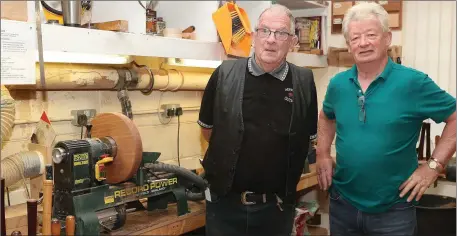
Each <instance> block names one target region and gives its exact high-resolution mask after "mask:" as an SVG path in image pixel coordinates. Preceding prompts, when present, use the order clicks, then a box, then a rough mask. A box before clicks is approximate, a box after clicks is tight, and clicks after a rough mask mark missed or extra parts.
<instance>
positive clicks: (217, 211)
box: [205, 193, 295, 236]
mask: <svg viewBox="0 0 457 236" xmlns="http://www.w3.org/2000/svg"><path fill="white" fill-rule="evenodd" d="M290 202H291V203H288V202H284V203H282V204H281V208H282V209H283V211H281V210H280V208H279V207H278V206H277V202H276V201H273V200H271V201H267V202H266V203H257V204H253V205H244V204H242V203H241V194H239V193H229V194H227V195H226V196H224V197H217V196H215V195H214V194H211V202H209V201H206V226H205V228H206V236H223V235H227V236H233V235H237V236H243V235H271V236H276V235H278V236H279V235H281V236H289V235H290V234H291V232H292V226H293V222H294V216H295V204H293V203H292V201H290Z"/></svg>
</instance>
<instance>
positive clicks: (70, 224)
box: [65, 216, 75, 236]
mask: <svg viewBox="0 0 457 236" xmlns="http://www.w3.org/2000/svg"><path fill="white" fill-rule="evenodd" d="M65 223H66V228H65V233H66V234H67V236H70V235H71V236H73V235H75V217H74V216H67V218H66V219H65Z"/></svg>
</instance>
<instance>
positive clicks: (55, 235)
mask: <svg viewBox="0 0 457 236" xmlns="http://www.w3.org/2000/svg"><path fill="white" fill-rule="evenodd" d="M60 229H61V226H60V221H59V220H58V219H56V218H54V219H52V221H51V234H52V236H60Z"/></svg>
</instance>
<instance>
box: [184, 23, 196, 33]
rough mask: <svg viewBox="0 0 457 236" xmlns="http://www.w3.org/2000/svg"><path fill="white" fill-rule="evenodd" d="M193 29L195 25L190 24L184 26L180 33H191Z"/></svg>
mask: <svg viewBox="0 0 457 236" xmlns="http://www.w3.org/2000/svg"><path fill="white" fill-rule="evenodd" d="M194 31H195V26H193V25H191V26H189V27H187V28H185V29H184V30H183V31H182V33H192V32H194Z"/></svg>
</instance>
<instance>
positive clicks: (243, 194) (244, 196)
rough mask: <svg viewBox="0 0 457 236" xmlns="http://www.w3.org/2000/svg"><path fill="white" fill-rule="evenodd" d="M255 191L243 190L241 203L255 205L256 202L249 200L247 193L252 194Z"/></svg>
mask: <svg viewBox="0 0 457 236" xmlns="http://www.w3.org/2000/svg"><path fill="white" fill-rule="evenodd" d="M251 193H253V192H249V191H245V192H242V193H241V203H243V205H253V204H256V202H248V201H247V200H246V195H247V194H251Z"/></svg>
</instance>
